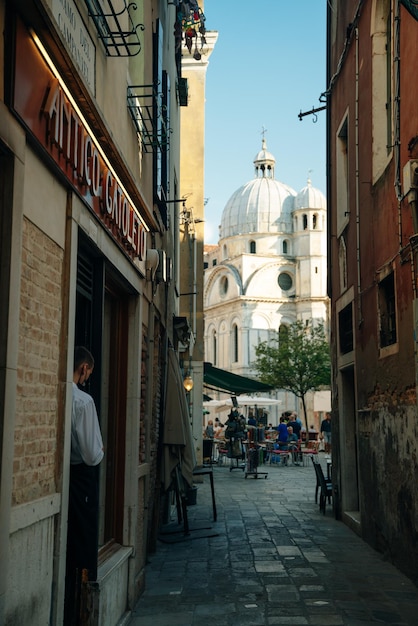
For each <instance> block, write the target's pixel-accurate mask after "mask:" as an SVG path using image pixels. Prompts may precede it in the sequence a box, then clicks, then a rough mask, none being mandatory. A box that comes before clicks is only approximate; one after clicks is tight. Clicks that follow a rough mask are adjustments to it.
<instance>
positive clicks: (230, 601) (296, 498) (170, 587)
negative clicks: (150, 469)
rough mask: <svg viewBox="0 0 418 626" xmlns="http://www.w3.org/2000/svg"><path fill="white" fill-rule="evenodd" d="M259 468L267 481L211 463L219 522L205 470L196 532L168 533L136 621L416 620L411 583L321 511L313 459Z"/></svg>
mask: <svg viewBox="0 0 418 626" xmlns="http://www.w3.org/2000/svg"><path fill="white" fill-rule="evenodd" d="M320 459H321V464H322V465H323V467H324V471H326V470H325V467H326V461H325V459H324V455H323V454H321V455H320ZM259 470H260V471H268V476H267V477H266V479H264V476H260V477H259V478H257V479H255V478H254V477H252V476H248V477H247V479H245V477H244V473H243V471H242V470H240V469H234V471H230V470H229V466H225V465H224V466H219V467H217V466H214V483H215V494H216V504H217V514H218V515H217V522H215V523H214V522H213V521H212V503H211V494H210V483H209V478H208V476H205V477H204V482H203V484H199V487H198V492H197V504H196V505H195V506H189V507H188V514H189V522H190V527H191V529H196V530H191V532H190V535H189V537H184V535H183V534H182V533H181V532H177V533H171V534H170V533H168V534H165V535H163V536H162V539H163V541H159V542H158V548H157V552H156V553H155V554H154V555H153V556H152V557H151V559H150V563H149V564H148V565H147V574H146V580H147V583H146V590H145V593H144V594H143V596H142V598H141V599H140V601H139V603H138V605H137V606H136V608H135V611H134V612H133V615H132V618H131V621H130V622H129V626H203V625H205V624H214V625H216V626H273V625H278V624H281V625H289V626H290V625H293V626H295V625H297V626H302V625H305V624H308V625H309V624H316V625H320V626H340V625H346V626H366V625H369V624H370V625H371V624H392V625H396V626H415V625H416V624H417V623H418V618H417V615H418V590H417V588H416V587H415V586H414V585H413V584H412V582H411V581H410V580H409V579H408V578H406V577H405V576H403V575H402V574H401V573H400V572H399V571H398V570H397V569H395V568H394V567H393V566H392V565H391V564H390V563H388V562H387V561H385V560H384V558H383V557H382V555H380V554H379V553H377V552H375V551H374V550H373V549H372V548H371V547H370V546H368V545H367V544H366V543H364V541H362V540H361V539H360V538H359V537H358V536H357V535H356V534H355V533H353V532H352V531H351V530H350V529H349V528H348V527H347V526H346V525H344V524H343V523H341V522H339V521H336V520H335V519H334V517H333V512H332V507H331V506H330V505H328V504H327V509H326V515H325V516H323V515H322V513H320V512H319V506H318V505H317V504H316V503H315V485H316V478H315V472H314V468H313V467H312V464H310V465H307V466H306V467H299V466H289V467H279V466H276V465H272V466H269V465H266V466H262V467H260V468H259Z"/></svg>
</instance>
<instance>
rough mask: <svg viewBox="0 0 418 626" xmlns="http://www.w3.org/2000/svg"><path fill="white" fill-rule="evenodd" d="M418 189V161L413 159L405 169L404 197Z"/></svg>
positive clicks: (406, 164)
mask: <svg viewBox="0 0 418 626" xmlns="http://www.w3.org/2000/svg"><path fill="white" fill-rule="evenodd" d="M417 188H418V160H417V159H411V160H410V161H407V163H405V165H404V168H403V195H404V196H406V195H407V194H408V193H409V192H410V191H411V190H413V189H417Z"/></svg>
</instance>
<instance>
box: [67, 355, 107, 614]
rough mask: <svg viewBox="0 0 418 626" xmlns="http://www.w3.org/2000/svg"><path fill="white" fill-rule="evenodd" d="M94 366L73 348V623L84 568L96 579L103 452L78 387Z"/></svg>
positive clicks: (90, 407) (91, 407) (91, 408)
mask: <svg viewBox="0 0 418 626" xmlns="http://www.w3.org/2000/svg"><path fill="white" fill-rule="evenodd" d="M93 368H94V358H93V356H92V354H91V353H90V352H89V351H88V350H87V349H86V348H83V347H76V348H75V350H74V376H73V404H72V414H71V456H70V463H71V468H70V489H69V501H68V536H67V579H66V612H65V613H66V619H65V624H72V623H73V622H72V620H73V619H74V616H76V615H77V613H78V609H77V606H76V604H77V602H76V598H77V597H78V593H77V592H76V587H77V586H78V584H79V582H80V580H81V576H82V572H83V570H85V571H86V573H87V577H88V580H96V579H97V551H98V510H99V471H98V470H99V468H98V465H99V463H100V461H101V460H102V458H103V455H104V451H103V441H102V435H101V432H100V425H99V419H98V417H97V411H96V406H95V404H94V400H93V398H92V397H91V396H90V395H89V394H88V393H86V392H85V391H82V390H81V389H80V388H79V385H84V384H85V383H86V381H87V380H88V379H89V377H90V376H91V374H92V372H93ZM76 619H77V618H76ZM76 623H78V622H77V621H76Z"/></svg>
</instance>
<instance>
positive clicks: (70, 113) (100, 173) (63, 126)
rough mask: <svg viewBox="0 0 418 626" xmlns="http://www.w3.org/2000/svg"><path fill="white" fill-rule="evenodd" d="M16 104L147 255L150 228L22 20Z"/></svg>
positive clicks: (113, 230) (124, 239)
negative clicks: (147, 235) (147, 229)
mask: <svg viewBox="0 0 418 626" xmlns="http://www.w3.org/2000/svg"><path fill="white" fill-rule="evenodd" d="M13 107H14V110H15V111H16V113H17V114H18V115H19V116H20V118H21V119H22V121H23V122H24V124H25V125H26V126H27V127H28V129H29V130H30V131H31V133H32V134H33V135H34V136H35V137H36V139H37V140H38V141H39V143H40V144H41V145H42V146H43V148H44V149H45V150H46V151H47V152H48V154H49V155H50V156H51V157H52V158H53V160H54V161H55V163H56V164H57V165H58V166H59V168H60V170H61V171H62V172H63V173H64V175H65V177H66V178H67V180H68V181H69V183H70V184H71V185H72V187H73V188H74V189H75V190H76V191H77V192H78V193H79V195H80V196H81V197H82V198H83V200H84V202H85V203H86V204H87V205H88V206H89V207H90V209H91V210H92V211H93V212H94V213H95V214H96V215H97V217H98V218H99V220H100V222H101V223H102V225H103V226H104V227H105V228H106V230H107V231H108V232H109V233H110V234H111V235H112V237H113V238H114V239H115V240H116V241H117V242H118V243H119V245H121V246H122V247H123V248H124V250H125V251H126V252H127V253H128V254H129V255H130V256H131V257H132V258H138V259H139V260H140V261H143V260H144V259H145V255H146V228H145V226H144V223H143V221H142V219H141V216H140V214H139V212H138V211H137V210H136V208H135V207H134V206H133V205H132V203H131V201H130V199H129V197H128V196H127V194H126V192H125V190H124V188H123V185H122V184H121V182H120V181H119V179H118V178H117V176H116V175H115V173H114V172H113V170H112V167H111V165H110V163H108V162H107V160H106V157H105V154H104V152H103V151H102V150H101V147H100V144H99V142H98V141H97V140H96V139H95V137H94V135H93V133H92V131H91V130H90V128H89V127H88V124H87V123H86V122H85V121H84V119H83V116H82V113H81V110H80V108H79V107H78V105H77V103H76V100H75V99H74V98H73V97H72V95H71V94H70V92H69V91H68V89H67V88H66V86H65V84H64V83H63V81H62V80H61V78H60V77H59V76H58V75H57V73H56V72H54V71H53V70H52V68H51V67H50V66H49V65H48V64H47V62H46V60H45V59H44V57H43V56H42V54H41V52H40V50H39V49H38V47H37V46H36V44H35V41H34V39H33V38H32V37H31V36H30V34H29V33H28V31H27V30H26V29H25V28H24V26H23V25H22V24H20V23H19V24H18V28H17V37H16V64H15V89H14V101H13Z"/></svg>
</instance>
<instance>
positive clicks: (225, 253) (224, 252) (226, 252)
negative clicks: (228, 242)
mask: <svg viewBox="0 0 418 626" xmlns="http://www.w3.org/2000/svg"><path fill="white" fill-rule="evenodd" d="M222 254H223V258H224V259H227V258H228V248H227V247H226V246H225V245H224V246H223V248H222Z"/></svg>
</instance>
